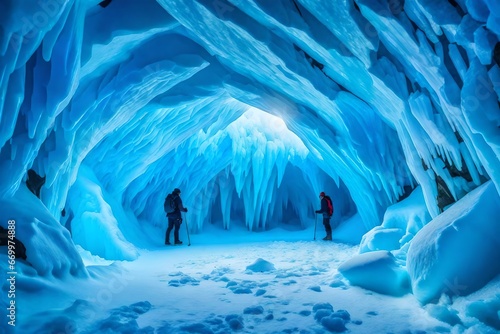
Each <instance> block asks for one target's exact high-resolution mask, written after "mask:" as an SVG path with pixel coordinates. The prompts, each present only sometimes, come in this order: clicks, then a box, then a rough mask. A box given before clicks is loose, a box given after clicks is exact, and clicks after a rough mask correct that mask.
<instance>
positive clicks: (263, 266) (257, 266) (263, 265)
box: [247, 258, 276, 272]
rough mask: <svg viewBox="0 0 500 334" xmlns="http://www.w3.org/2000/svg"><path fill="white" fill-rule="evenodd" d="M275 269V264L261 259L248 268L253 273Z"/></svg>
mask: <svg viewBox="0 0 500 334" xmlns="http://www.w3.org/2000/svg"><path fill="white" fill-rule="evenodd" d="M275 269H276V268H274V264H272V263H271V262H269V261H266V260H264V259H261V258H258V259H257V260H256V261H255V262H254V263H253V264H251V265H249V266H247V270H250V271H253V272H268V271H273V270H275Z"/></svg>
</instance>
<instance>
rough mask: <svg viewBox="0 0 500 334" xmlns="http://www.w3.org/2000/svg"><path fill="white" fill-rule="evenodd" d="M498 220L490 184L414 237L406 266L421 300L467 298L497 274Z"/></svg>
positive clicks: (499, 204)
mask: <svg viewBox="0 0 500 334" xmlns="http://www.w3.org/2000/svg"><path fill="white" fill-rule="evenodd" d="M499 217H500V197H499V196H498V193H497V191H496V189H495V185H494V184H493V183H492V182H488V183H486V184H484V185H482V186H481V187H480V188H478V189H476V190H474V191H473V192H471V193H469V194H468V195H467V196H465V197H464V198H462V199H461V200H460V201H459V202H457V203H456V204H454V205H453V206H451V207H450V208H449V209H448V210H446V211H445V212H444V213H442V214H441V215H439V216H438V217H437V218H435V219H433V220H432V221H431V222H430V223H429V224H427V225H426V226H425V227H424V228H422V230H420V232H418V233H417V235H416V236H415V238H413V241H412V242H411V245H410V248H409V250H408V257H407V268H408V272H409V274H410V277H411V281H412V287H413V293H414V294H415V296H416V297H417V299H418V300H419V301H420V302H422V303H427V302H430V301H432V300H434V299H437V298H439V296H440V295H441V294H442V293H446V294H450V295H467V294H469V293H471V292H474V291H476V290H477V289H479V288H481V287H482V286H484V285H485V284H486V283H487V282H488V281H489V280H491V279H492V278H493V277H495V276H496V275H498V274H499V273H500V233H499V232H498V231H499Z"/></svg>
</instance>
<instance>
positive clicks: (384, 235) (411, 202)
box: [359, 187, 431, 253]
mask: <svg viewBox="0 0 500 334" xmlns="http://www.w3.org/2000/svg"><path fill="white" fill-rule="evenodd" d="M430 220H431V217H430V215H429V211H428V210H427V207H426V204H425V200H424V196H423V193H422V188H421V187H417V188H415V190H413V192H412V193H411V194H410V196H409V197H408V198H406V199H404V200H402V201H401V202H399V203H396V204H394V205H391V206H390V207H389V208H387V211H386V212H385V214H384V221H383V223H382V225H381V226H376V227H374V228H373V229H371V230H370V231H368V232H367V233H366V234H365V235H364V236H363V238H362V240H361V243H360V246H359V252H360V253H366V252H371V251H376V250H387V251H392V250H396V249H400V248H401V247H402V246H403V245H404V244H405V243H407V242H409V241H410V240H411V239H413V237H414V236H415V234H417V232H418V231H420V229H422V227H424V225H425V224H427V223H428V222H429V221H430Z"/></svg>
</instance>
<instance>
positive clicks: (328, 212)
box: [316, 191, 333, 240]
mask: <svg viewBox="0 0 500 334" xmlns="http://www.w3.org/2000/svg"><path fill="white" fill-rule="evenodd" d="M319 198H320V199H321V209H320V210H316V213H322V214H323V225H325V231H326V237H324V238H323V240H332V227H331V225H330V219H331V218H332V215H333V203H332V199H331V198H330V196H326V195H325V193H324V192H323V191H322V192H321V193H320V194H319Z"/></svg>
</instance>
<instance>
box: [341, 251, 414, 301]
mask: <svg viewBox="0 0 500 334" xmlns="http://www.w3.org/2000/svg"><path fill="white" fill-rule="evenodd" d="M339 272H340V273H341V274H342V275H344V277H345V278H347V279H348V280H349V282H350V283H351V284H352V285H357V286H360V287H362V288H365V289H369V290H372V291H375V292H378V293H381V294H387V295H392V296H402V295H404V294H406V293H408V292H410V281H409V277H408V273H407V272H406V270H404V269H403V268H401V267H400V266H399V265H398V264H397V263H396V259H395V257H394V256H393V255H392V254H391V253H390V252H388V251H375V252H370V253H364V254H359V255H356V256H354V257H353V258H352V259H350V260H348V261H346V262H344V263H343V264H342V265H341V266H340V267H339Z"/></svg>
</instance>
